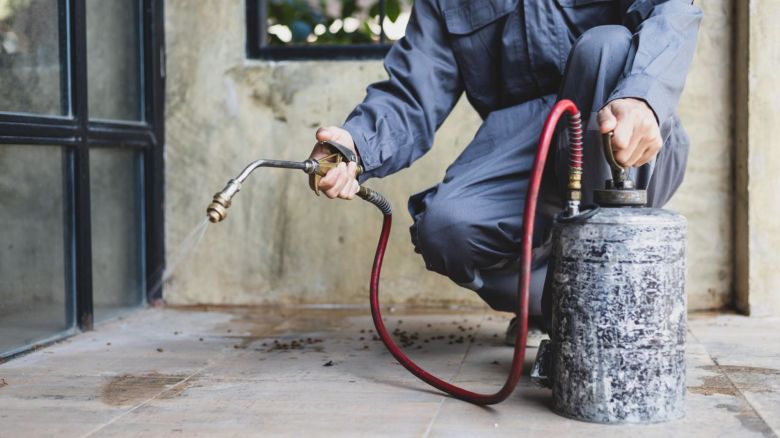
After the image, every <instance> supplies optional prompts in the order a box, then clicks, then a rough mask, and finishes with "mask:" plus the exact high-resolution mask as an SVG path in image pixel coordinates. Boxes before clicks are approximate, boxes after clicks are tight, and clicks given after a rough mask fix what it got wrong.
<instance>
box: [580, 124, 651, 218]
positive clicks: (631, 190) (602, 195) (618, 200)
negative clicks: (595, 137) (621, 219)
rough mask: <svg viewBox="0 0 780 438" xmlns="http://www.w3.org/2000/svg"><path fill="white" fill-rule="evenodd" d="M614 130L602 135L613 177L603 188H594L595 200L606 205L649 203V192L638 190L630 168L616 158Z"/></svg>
mask: <svg viewBox="0 0 780 438" xmlns="http://www.w3.org/2000/svg"><path fill="white" fill-rule="evenodd" d="M613 134H614V133H613V132H611V131H610V132H608V133H606V134H602V135H601V145H602V148H603V150H604V158H605V159H606V161H607V164H608V165H609V170H610V172H611V173H612V179H610V180H607V181H606V184H605V186H606V187H605V188H604V189H603V190H594V192H593V200H594V201H595V202H596V204H598V205H600V206H604V207H637V206H642V205H645V204H647V192H646V191H645V190H637V189H636V188H635V187H634V181H632V180H631V178H630V177H629V174H628V169H626V168H625V167H623V166H621V165H620V164H619V163H618V162H617V160H615V153H614V151H613V150H612V136H613Z"/></svg>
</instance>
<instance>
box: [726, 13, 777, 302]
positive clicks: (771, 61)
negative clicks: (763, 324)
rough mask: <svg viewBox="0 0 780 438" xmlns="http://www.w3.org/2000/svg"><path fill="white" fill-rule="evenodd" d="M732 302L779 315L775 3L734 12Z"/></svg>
mask: <svg viewBox="0 0 780 438" xmlns="http://www.w3.org/2000/svg"><path fill="white" fill-rule="evenodd" d="M737 16H738V20H737V23H738V25H737V26H738V33H737V48H738V54H739V56H738V58H737V60H736V71H737V77H736V79H737V80H736V83H737V93H736V96H737V102H736V108H737V133H738V134H737V153H736V177H737V178H736V193H737V204H736V208H735V212H736V213H735V220H736V225H737V233H736V242H737V246H736V260H735V268H736V302H737V307H738V308H739V310H740V311H743V312H745V313H749V314H751V315H769V314H774V315H778V314H780V293H779V292H778V286H777V285H778V284H780V271H778V269H777V262H776V259H775V258H776V256H777V253H778V250H777V249H778V247H780V221H778V217H780V196H778V192H777V190H778V187H780V173H779V172H778V171H777V169H778V163H780V149H778V147H777V144H776V143H777V141H776V138H775V137H776V135H775V132H776V130H777V126H778V125H780V90H778V88H777V84H776V80H777V66H778V65H779V64H780V27H778V26H777V19H778V17H780V3H778V2H775V1H766V0H763V1H761V0H749V1H747V0H746V1H741V2H739V3H738V7H737Z"/></svg>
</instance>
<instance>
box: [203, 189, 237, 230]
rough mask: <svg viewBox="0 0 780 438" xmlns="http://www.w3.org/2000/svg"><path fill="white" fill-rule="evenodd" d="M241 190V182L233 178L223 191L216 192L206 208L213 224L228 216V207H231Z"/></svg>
mask: <svg viewBox="0 0 780 438" xmlns="http://www.w3.org/2000/svg"><path fill="white" fill-rule="evenodd" d="M239 190H241V183H240V182H238V181H236V180H234V179H231V180H230V181H228V183H227V185H226V186H225V188H224V189H222V191H221V192H218V193H215V194H214V198H213V199H212V200H211V204H209V206H208V208H207V209H206V215H207V216H208V217H209V221H210V222H211V223H213V224H216V223H217V222H222V221H223V220H224V219H225V217H226V216H227V209H228V208H230V204H231V201H232V200H233V196H235V195H236V193H238V192H239Z"/></svg>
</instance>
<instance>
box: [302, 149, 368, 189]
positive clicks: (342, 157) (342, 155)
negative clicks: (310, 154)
mask: <svg viewBox="0 0 780 438" xmlns="http://www.w3.org/2000/svg"><path fill="white" fill-rule="evenodd" d="M318 144H319V145H320V146H325V147H326V148H327V149H329V150H330V151H331V152H332V153H331V154H330V155H327V156H325V157H323V158H320V159H319V160H317V164H318V166H317V167H316V169H315V171H314V172H312V173H311V174H309V187H310V188H311V189H312V190H314V193H315V194H316V195H317V196H320V180H321V179H322V177H323V176H325V175H327V174H328V172H329V171H331V170H333V169H335V168H336V167H338V165H339V164H341V163H357V162H358V156H357V154H356V153H355V152H354V151H353V150H351V149H349V148H348V147H346V146H344V145H342V144H339V143H336V142H335V141H321V142H319V143H318ZM362 173H363V167H362V166H360V165H359V164H358V166H357V172H356V174H355V176H360V175H361V174H362Z"/></svg>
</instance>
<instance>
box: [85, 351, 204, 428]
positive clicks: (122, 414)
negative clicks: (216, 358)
mask: <svg viewBox="0 0 780 438" xmlns="http://www.w3.org/2000/svg"><path fill="white" fill-rule="evenodd" d="M207 367H208V365H204V366H203V367H201V368H199V369H197V370H196V371H194V372H193V373H192V374H190V375H189V376H187V377H185V378H184V379H182V380H181V381H179V382H177V383H176V384H175V385H173V386H171V387H170V388H165V389H163V390H162V391H160V392H158V393H157V394H155V395H153V396H152V397H150V398H148V399H146V400H144V401H142V402H141V403H138V404H137V405H135V406H133V407H132V408H130V409H128V410H126V411H124V412H122V413H121V414H119V415H117V416H116V417H114V418H112V419H110V420H109V421H108V422H106V423H104V424H101V425H100V426H98V427H96V428H95V429H92V430H91V431H89V432H87V433H86V434H84V435H82V438H88V437H90V436H93V435H94V434H96V433H98V432H100V431H101V430H103V429H105V428H106V427H108V426H110V425H112V424H114V423H116V422H117V421H119V420H120V419H122V418H124V417H125V416H127V415H128V414H130V413H132V412H135V411H136V410H138V409H139V408H141V407H143V406H146V405H147V404H149V403H150V402H151V401H153V400H155V399H157V398H158V397H160V396H161V395H163V394H165V393H166V392H168V391H171V390H173V389H175V388H177V387H179V386H180V385H183V384H184V383H186V382H187V381H189V380H190V379H192V378H193V377H195V376H196V375H198V374H200V373H201V372H203V371H204V370H205V369H206V368H207Z"/></svg>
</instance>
